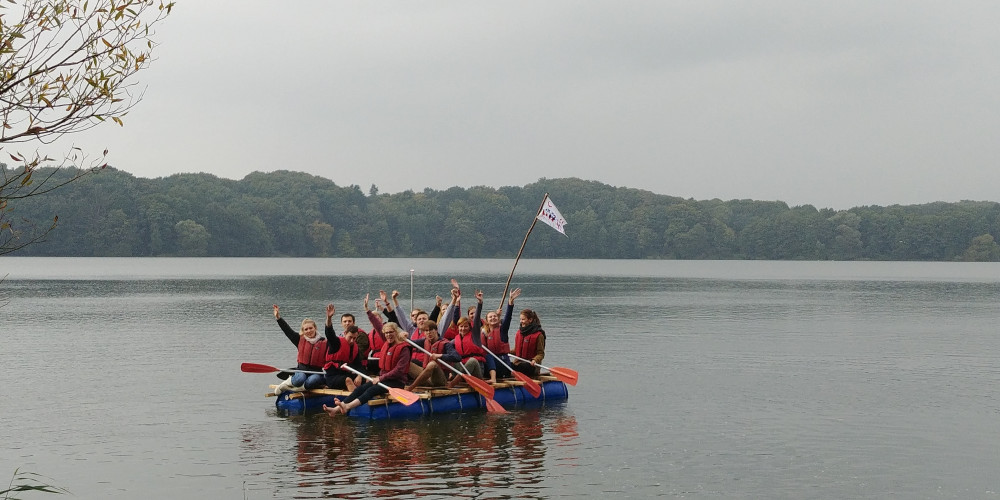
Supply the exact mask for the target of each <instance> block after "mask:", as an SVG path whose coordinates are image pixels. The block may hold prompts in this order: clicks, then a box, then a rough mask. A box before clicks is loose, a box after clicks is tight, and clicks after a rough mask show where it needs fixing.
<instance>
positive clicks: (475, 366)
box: [450, 288, 486, 386]
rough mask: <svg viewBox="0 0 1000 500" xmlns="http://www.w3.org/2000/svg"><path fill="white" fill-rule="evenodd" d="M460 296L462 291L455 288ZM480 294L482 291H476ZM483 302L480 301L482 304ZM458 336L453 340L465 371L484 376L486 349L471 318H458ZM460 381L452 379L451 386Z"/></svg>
mask: <svg viewBox="0 0 1000 500" xmlns="http://www.w3.org/2000/svg"><path fill="white" fill-rule="evenodd" d="M453 293H456V294H457V295H458V297H461V292H459V291H458V289H457V288H456V289H455V292H453ZM476 293H477V294H479V295H480V296H481V295H482V292H480V291H479V290H477V291H476ZM481 304H482V303H480V306H481ZM457 325H458V336H457V337H455V339H454V340H453V341H452V342H454V343H455V350H456V351H457V352H458V355H459V356H461V357H462V364H463V365H465V371H466V372H468V373H469V374H471V375H472V376H474V377H477V378H483V373H484V371H483V368H484V367H485V366H486V351H484V350H483V348H482V342H481V341H480V338H479V332H475V333H473V332H472V322H470V321H469V318H465V317H462V318H459V319H458V323H457ZM457 382H458V381H457V380H455V379H452V383H451V384H450V385H451V386H454V385H455V383H457Z"/></svg>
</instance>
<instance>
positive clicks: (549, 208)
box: [536, 196, 566, 236]
mask: <svg viewBox="0 0 1000 500" xmlns="http://www.w3.org/2000/svg"><path fill="white" fill-rule="evenodd" d="M536 218H537V219H538V220H540V221H542V222H544V223H546V224H548V225H550V226H552V229H555V230H556V231H559V232H560V233H562V234H563V236H565V235H566V230H565V229H564V227H565V226H566V219H564V218H563V216H562V214H560V213H559V209H558V208H556V205H555V203H552V200H551V199H550V198H549V197H548V196H546V197H545V201H543V202H542V210H541V211H539V212H538V216H537V217H536Z"/></svg>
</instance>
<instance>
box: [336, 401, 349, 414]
mask: <svg viewBox="0 0 1000 500" xmlns="http://www.w3.org/2000/svg"><path fill="white" fill-rule="evenodd" d="M333 402H334V403H337V408H338V409H339V410H340V412H341V413H343V414H344V415H347V410H348V409H347V405H345V404H344V402H343V401H341V400H339V399H336V398H334V400H333Z"/></svg>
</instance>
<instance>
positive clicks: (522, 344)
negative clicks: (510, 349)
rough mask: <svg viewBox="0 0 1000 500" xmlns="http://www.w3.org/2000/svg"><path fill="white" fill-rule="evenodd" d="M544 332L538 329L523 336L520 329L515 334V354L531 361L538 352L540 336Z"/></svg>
mask: <svg viewBox="0 0 1000 500" xmlns="http://www.w3.org/2000/svg"><path fill="white" fill-rule="evenodd" d="M542 333H543V331H542V330H538V331H537V332H535V333H532V334H531V335H527V336H523V335H521V330H518V331H517V333H516V334H514V354H515V355H517V357H519V358H524V359H527V360H528V361H531V358H534V357H535V354H538V337H540V336H541V335H542Z"/></svg>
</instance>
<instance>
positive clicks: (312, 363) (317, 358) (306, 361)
mask: <svg viewBox="0 0 1000 500" xmlns="http://www.w3.org/2000/svg"><path fill="white" fill-rule="evenodd" d="M272 307H273V308H274V319H275V320H277V322H278V327H280V328H281V331H282V332H283V333H284V334H285V336H286V337H288V340H289V341H291V343H292V344H293V345H295V347H296V348H297V349H298V356H296V358H295V360H296V361H297V363H298V364H296V365H295V369H296V370H304V371H311V372H319V371H322V370H323V365H325V364H326V339H325V338H323V337H321V336H320V335H319V331H318V330H317V329H316V322H315V321H313V320H311V319H308V318H306V319H303V320H302V324H301V325H299V331H298V332H296V331H295V330H292V327H290V326H288V323H287V322H286V321H285V318H282V317H281V310H280V309H279V308H278V305H277V304H274V305H273V306H272ZM323 382H324V378H323V375H320V374H309V373H301V372H295V373H293V374H292V376H291V377H288V378H287V379H285V380H284V381H282V382H281V383H280V384H278V386H277V387H276V388H275V389H274V394H275V395H279V394H281V393H282V392H284V391H288V390H294V391H304V390H309V389H316V388H319V387H322V386H323Z"/></svg>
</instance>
